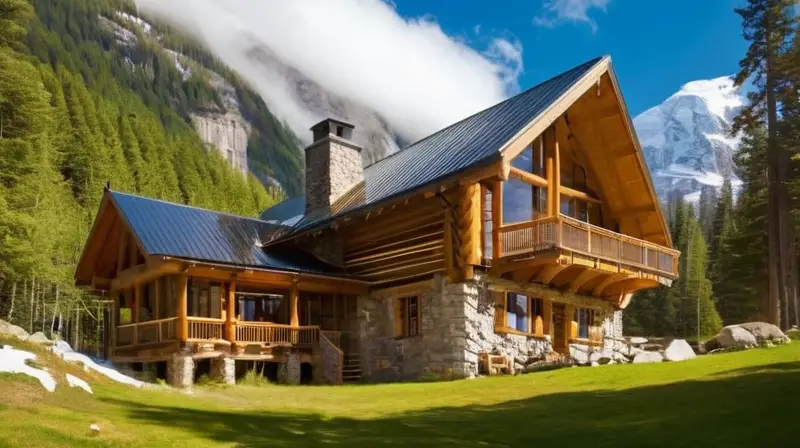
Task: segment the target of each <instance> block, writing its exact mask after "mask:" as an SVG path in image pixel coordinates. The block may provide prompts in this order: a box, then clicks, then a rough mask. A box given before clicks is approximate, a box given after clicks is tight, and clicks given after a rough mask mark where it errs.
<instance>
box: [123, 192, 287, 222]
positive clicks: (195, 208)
mask: <svg viewBox="0 0 800 448" xmlns="http://www.w3.org/2000/svg"><path fill="white" fill-rule="evenodd" d="M108 191H109V193H111V195H112V196H113V195H120V196H128V197H131V198H136V199H142V200H145V201H150V202H160V203H162V204H166V205H173V206H176V207H183V208H189V209H193V210H199V211H202V212H210V213H214V214H217V215H224V216H231V217H234V218H240V219H249V220H252V221H258V222H260V223H262V224H267V225H274V224H270V223H268V222H267V221H264V220H261V219H259V218H253V217H250V216H242V215H237V214H234V213H228V212H221V211H219V210H212V209H209V208H203V207H197V206H194V205H188V204H181V203H179V202H171V201H166V200H164V199H156V198H149V197H147V196H142V195H139V194H133V193H124V192H121V191H114V190H108ZM273 207H274V206H273Z"/></svg>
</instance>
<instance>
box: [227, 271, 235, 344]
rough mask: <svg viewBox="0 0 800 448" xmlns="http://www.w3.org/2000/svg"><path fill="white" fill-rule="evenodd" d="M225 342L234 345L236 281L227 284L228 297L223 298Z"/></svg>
mask: <svg viewBox="0 0 800 448" xmlns="http://www.w3.org/2000/svg"><path fill="white" fill-rule="evenodd" d="M225 340H227V341H228V342H230V343H231V347H233V345H234V344H236V280H232V281H231V282H230V283H228V297H226V298H225Z"/></svg>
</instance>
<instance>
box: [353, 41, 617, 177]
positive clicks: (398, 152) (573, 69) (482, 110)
mask: <svg viewBox="0 0 800 448" xmlns="http://www.w3.org/2000/svg"><path fill="white" fill-rule="evenodd" d="M604 57H605V56H598V57H595V58H592V59H590V60H588V61H586V62H583V63H581V64H578V65H576V66H574V67H572V68H570V69H568V70H565V71H563V72H561V73H559V74H557V75H555V76H551V77H550V78H547V79H546V80H544V81H542V82H540V83H538V84H536V85H533V86H531V87H528V88H527V89H525V90H523V91H522V92H519V93H517V94H516V95H513V96H510V97H508V98H506V99H504V100H503V101H500V102H499V103H495V104H493V105H491V106H489V107H486V108H484V109H481V110H479V111H477V112H475V113H473V114H471V115H468V116H466V117H464V118H462V119H461V120H458V121H456V122H454V123H451V124H449V125H447V126H445V127H443V128H441V129H439V130H438V131H436V132H434V133H432V134H429V135H427V136H425V137H422V138H421V139H419V140H417V141H415V142H414V143H412V144H410V145H408V146H406V147H405V148H403V149H401V150H400V151H397V152H393V153H392V154H389V155H388V156H386V157H384V158H382V159H381V160H378V161H377V162H375V163H373V164H371V165H368V166H366V167H364V169H365V170H366V169H367V168H371V167H373V166H375V165H378V164H379V163H381V162H383V161H384V160H388V159H391V158H392V157H394V156H395V155H397V154H400V153H401V152H403V151H405V150H407V149H409V148H411V147H413V146H416V145H417V144H419V143H422V142H424V141H425V140H428V139H430V138H432V137H435V136H436V135H439V134H441V133H442V132H444V131H446V130H448V129H450V128H452V127H454V126H457V125H458V124H460V123H462V122H464V121H467V120H469V119H470V118H472V117H474V116H476V115H479V114H482V113H484V112H487V111H489V110H491V109H494V108H497V107H500V106H501V105H503V104H505V103H507V102H509V101H511V100H513V99H514V98H518V97H520V96H522V95H525V94H526V93H529V92H531V91H532V90H534V89H538V88H539V87H541V86H542V85H544V84H547V83H549V82H552V81H554V80H556V79H558V78H560V77H562V76H565V75H567V74H568V73H572V72H573V71H575V70H577V69H579V68H582V67H584V66H586V65H590V64H591V65H595V64H597V63H598V62H600V61H602V60H603V58H604Z"/></svg>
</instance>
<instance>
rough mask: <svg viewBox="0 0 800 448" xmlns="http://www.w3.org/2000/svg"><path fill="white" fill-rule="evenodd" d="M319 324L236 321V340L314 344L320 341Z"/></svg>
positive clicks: (283, 344) (283, 343)
mask: <svg viewBox="0 0 800 448" xmlns="http://www.w3.org/2000/svg"><path fill="white" fill-rule="evenodd" d="M319 333H320V329H319V327H317V326H300V327H293V326H291V325H285V324H275V323H271V322H247V321H239V322H236V342H237V343H243V344H267V345H282V346H296V345H313V344H316V343H317V342H318V341H319Z"/></svg>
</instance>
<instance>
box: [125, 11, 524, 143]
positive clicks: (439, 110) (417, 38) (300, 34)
mask: <svg viewBox="0 0 800 448" xmlns="http://www.w3.org/2000/svg"><path fill="white" fill-rule="evenodd" d="M136 5H137V7H138V8H139V9H140V10H141V11H143V12H144V13H146V14H149V15H154V16H156V17H158V18H160V19H162V20H167V21H169V22H170V23H172V24H173V25H175V26H177V27H179V28H180V29H182V30H183V31H184V32H188V33H189V34H191V35H192V36H194V37H195V38H197V39H199V40H200V41H202V42H204V43H205V44H206V45H207V46H208V47H209V48H210V49H211V50H212V51H213V52H214V53H215V54H216V55H217V56H218V57H219V58H220V59H221V60H222V61H224V62H225V63H226V64H228V65H229V66H231V67H232V68H234V69H235V70H237V71H238V72H239V73H240V74H241V75H242V76H244V77H245V79H247V80H248V81H249V82H250V83H251V84H252V85H253V86H254V87H255V88H256V89H257V90H258V91H259V93H260V94H261V95H262V97H263V98H264V99H265V101H266V102H267V104H268V105H269V106H270V107H271V108H272V109H273V110H274V111H275V112H276V113H277V114H278V115H279V116H280V117H281V118H283V119H284V120H286V121H287V122H288V123H289V125H290V126H291V127H292V129H293V130H295V132H296V133H298V135H299V136H301V137H304V136H305V133H307V131H306V130H307V129H308V127H309V126H310V125H311V124H313V123H314V121H315V120H318V119H320V118H321V117H315V116H313V115H314V114H313V113H312V112H309V111H308V110H307V108H306V107H305V106H304V105H303V104H302V102H300V101H298V100H297V99H296V98H294V97H293V95H292V93H291V92H292V89H291V88H289V87H291V86H289V85H287V83H288V82H290V81H289V80H287V79H286V76H284V74H282V73H280V72H279V71H272V72H271V71H270V70H269V69H268V68H265V65H264V64H262V63H259V61H257V60H254V58H253V54H254V52H255V53H258V51H260V50H258V49H259V48H260V49H264V48H267V49H268V51H269V52H270V53H271V54H273V55H274V56H275V57H276V58H277V59H279V60H280V61H282V62H283V63H284V64H285V65H287V66H289V67H292V68H293V69H296V70H297V71H299V72H301V73H302V74H303V75H304V76H306V77H308V78H309V79H311V80H313V81H314V82H316V83H317V84H319V85H320V86H322V87H323V88H325V89H326V90H328V91H330V92H332V93H334V94H337V95H339V96H341V97H344V98H347V99H349V100H351V101H354V102H356V103H359V104H361V105H363V106H365V107H367V108H369V109H372V110H374V111H375V112H377V113H378V114H379V115H380V116H381V117H383V119H385V120H386V121H387V122H388V124H389V125H390V127H391V128H392V130H393V131H395V132H396V133H398V134H399V135H400V136H401V137H402V138H403V139H404V140H407V141H409V140H416V139H418V138H421V137H423V136H425V135H427V134H429V133H431V132H434V131H435V130H437V129H439V128H442V127H444V126H446V125H448V124H450V123H453V122H455V121H458V120H460V119H462V118H464V117H466V116H468V115H470V114H472V113H474V112H477V111H479V110H481V109H483V108H485V107H488V106H490V105H492V104H494V103H496V102H498V101H500V100H502V99H504V98H505V97H506V96H507V95H508V94H509V93H512V92H514V91H516V90H518V78H519V76H520V74H521V73H522V69H523V63H522V46H521V45H520V44H519V42H518V41H517V40H515V39H508V38H506V37H495V38H488V39H486V38H484V41H483V42H485V45H486V48H485V49H482V50H476V49H474V48H473V47H471V46H470V45H469V42H467V41H466V39H465V38H456V37H453V36H449V35H447V34H446V33H445V32H444V31H443V30H442V29H441V27H440V26H439V25H438V24H437V23H436V22H435V21H434V20H433V19H431V18H429V17H421V18H411V19H406V18H403V17H401V16H400V15H399V14H398V13H397V11H396V10H395V9H394V8H393V7H392V6H391V5H389V4H387V3H385V2H383V1H382V0H338V1H326V0H319V1H286V0H226V1H218V0H194V1H192V2H186V1H182V0H136ZM254 50H255V51H254Z"/></svg>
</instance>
